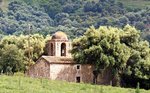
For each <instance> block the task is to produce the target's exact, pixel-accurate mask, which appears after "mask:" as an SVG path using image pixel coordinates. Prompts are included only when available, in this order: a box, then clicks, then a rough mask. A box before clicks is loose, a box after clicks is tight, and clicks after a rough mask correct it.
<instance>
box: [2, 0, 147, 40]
mask: <svg viewBox="0 0 150 93" xmlns="http://www.w3.org/2000/svg"><path fill="white" fill-rule="evenodd" d="M1 1H2V6H1V7H0V8H1V9H0V24H1V25H0V33H1V35H8V34H14V35H20V34H27V33H28V30H29V29H28V28H29V27H28V26H29V24H31V25H32V26H33V28H32V33H40V34H43V35H44V36H45V35H48V34H52V33H53V32H56V31H58V30H62V31H64V32H65V33H67V34H68V35H69V36H70V38H71V39H73V38H75V37H77V36H81V35H82V34H83V33H84V32H85V31H86V29H87V28H88V27H90V26H92V25H93V26H95V27H96V28H98V27H99V26H104V25H106V26H115V27H119V28H122V27H124V26H125V25H126V24H130V25H132V26H135V27H136V28H137V29H138V30H140V31H142V32H144V31H145V32H144V34H145V33H146V32H149V31H150V28H149V24H150V18H149V17H150V9H149V8H146V6H149V5H150V1H149V0H147V1H146V0H134V1H133V0H55V1H54V0H42V1H41V0H1ZM7 1H8V2H7ZM131 1H132V2H131ZM131 6H132V7H131ZM143 36H144V37H145V38H146V37H147V34H146V36H145V35H143Z"/></svg>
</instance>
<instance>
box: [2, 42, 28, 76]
mask: <svg viewBox="0 0 150 93" xmlns="http://www.w3.org/2000/svg"><path fill="white" fill-rule="evenodd" d="M0 65H1V71H2V72H3V73H14V72H18V71H24V69H25V64H24V51H22V50H21V49H19V48H18V47H17V46H16V45H14V44H10V45H7V44H6V45H4V47H3V48H2V49H1V54H0Z"/></svg>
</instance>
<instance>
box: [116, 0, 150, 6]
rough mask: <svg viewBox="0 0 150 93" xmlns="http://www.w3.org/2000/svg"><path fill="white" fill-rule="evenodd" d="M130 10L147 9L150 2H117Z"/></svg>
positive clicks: (120, 0) (128, 0)
mask: <svg viewBox="0 0 150 93" xmlns="http://www.w3.org/2000/svg"><path fill="white" fill-rule="evenodd" d="M117 1H118V2H122V3H123V4H124V5H125V6H126V7H129V8H145V7H149V6H150V1H149V0H117Z"/></svg>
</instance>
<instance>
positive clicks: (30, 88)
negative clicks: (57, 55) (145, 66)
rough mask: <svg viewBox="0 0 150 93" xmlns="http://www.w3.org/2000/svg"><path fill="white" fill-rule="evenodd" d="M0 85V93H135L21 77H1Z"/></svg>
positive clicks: (133, 90)
mask: <svg viewBox="0 0 150 93" xmlns="http://www.w3.org/2000/svg"><path fill="white" fill-rule="evenodd" d="M0 83H1V85H0V86H1V87H0V93H29V92H30V93H100V92H101V89H102V88H101V87H103V93H135V89H131V88H119V87H112V86H101V85H99V86H96V85H90V84H78V83H68V82H64V81H50V80H48V79H35V78H34V79H33V78H29V77H22V76H1V78H0ZM56 86H57V87H56ZM140 92H141V93H149V92H150V90H144V89H140Z"/></svg>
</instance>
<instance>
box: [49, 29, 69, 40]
mask: <svg viewBox="0 0 150 93" xmlns="http://www.w3.org/2000/svg"><path fill="white" fill-rule="evenodd" d="M52 39H61V40H68V37H67V35H66V34H65V33H64V32H62V31H58V32H56V33H55V34H54V35H52Z"/></svg>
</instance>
